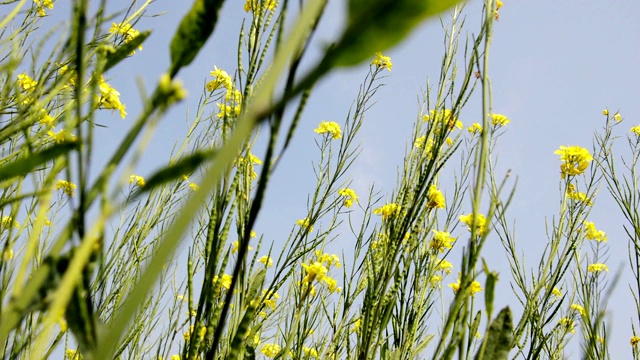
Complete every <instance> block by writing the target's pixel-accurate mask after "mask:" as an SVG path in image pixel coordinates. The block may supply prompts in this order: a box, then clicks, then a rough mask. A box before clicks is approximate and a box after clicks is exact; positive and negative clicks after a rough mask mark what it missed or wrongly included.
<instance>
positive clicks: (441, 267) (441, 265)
mask: <svg viewBox="0 0 640 360" xmlns="http://www.w3.org/2000/svg"><path fill="white" fill-rule="evenodd" d="M451 269H453V264H452V263H450V262H449V261H448V260H446V259H442V260H440V261H438V266H437V268H436V270H438V271H444V272H445V274H451Z"/></svg>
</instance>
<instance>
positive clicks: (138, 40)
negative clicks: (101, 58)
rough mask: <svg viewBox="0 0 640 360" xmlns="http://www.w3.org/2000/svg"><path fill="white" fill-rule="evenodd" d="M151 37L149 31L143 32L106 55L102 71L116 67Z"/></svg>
mask: <svg viewBox="0 0 640 360" xmlns="http://www.w3.org/2000/svg"><path fill="white" fill-rule="evenodd" d="M149 35H151V31H143V32H141V33H140V34H138V36H136V37H134V38H133V39H131V40H129V41H127V42H126V43H124V44H122V45H121V46H119V47H118V48H117V49H116V51H115V52H112V53H109V54H107V63H106V64H105V65H104V71H107V70H109V69H111V68H112V67H114V66H116V65H117V64H118V63H119V62H120V61H122V60H124V59H126V58H127V57H128V56H129V55H131V53H132V52H133V51H135V50H136V48H137V47H138V46H140V45H142V43H143V42H144V41H145V40H146V39H147V37H149Z"/></svg>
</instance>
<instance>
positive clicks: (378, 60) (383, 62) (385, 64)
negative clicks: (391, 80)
mask: <svg viewBox="0 0 640 360" xmlns="http://www.w3.org/2000/svg"><path fill="white" fill-rule="evenodd" d="M371 65H374V66H375V67H376V69H382V68H385V69H387V70H389V71H391V68H392V67H393V63H392V62H391V58H390V57H388V56H384V55H382V53H381V52H378V53H376V57H375V58H374V59H373V60H372V61H371Z"/></svg>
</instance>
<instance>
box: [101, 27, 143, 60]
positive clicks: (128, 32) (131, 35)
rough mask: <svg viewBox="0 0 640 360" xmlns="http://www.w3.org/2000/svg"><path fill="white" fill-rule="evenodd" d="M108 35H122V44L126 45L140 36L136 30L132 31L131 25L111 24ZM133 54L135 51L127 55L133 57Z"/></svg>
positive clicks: (139, 47) (139, 48)
mask: <svg viewBox="0 0 640 360" xmlns="http://www.w3.org/2000/svg"><path fill="white" fill-rule="evenodd" d="M109 33H111V34H114V33H117V34H120V35H122V37H123V38H124V42H125V43H128V42H129V41H131V40H133V39H135V38H136V37H138V35H140V32H139V31H138V30H136V29H134V28H133V27H132V26H131V24H128V23H118V24H116V23H111V28H110V29H109ZM138 50H142V44H140V45H139V46H138ZM133 54H135V50H134V51H132V52H131V54H129V55H133Z"/></svg>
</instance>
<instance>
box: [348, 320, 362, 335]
mask: <svg viewBox="0 0 640 360" xmlns="http://www.w3.org/2000/svg"><path fill="white" fill-rule="evenodd" d="M361 326H362V320H361V319H358V320H356V321H354V322H353V326H351V329H350V330H349V332H350V333H354V332H355V333H357V332H360V327H361Z"/></svg>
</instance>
